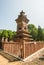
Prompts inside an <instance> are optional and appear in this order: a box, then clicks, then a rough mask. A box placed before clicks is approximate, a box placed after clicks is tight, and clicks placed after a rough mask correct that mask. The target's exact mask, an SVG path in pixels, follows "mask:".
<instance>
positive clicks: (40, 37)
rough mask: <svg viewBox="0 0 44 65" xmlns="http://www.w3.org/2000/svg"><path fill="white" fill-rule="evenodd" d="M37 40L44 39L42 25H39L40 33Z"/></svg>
mask: <svg viewBox="0 0 44 65" xmlns="http://www.w3.org/2000/svg"><path fill="white" fill-rule="evenodd" d="M37 40H38V41H39V40H41V41H42V40H43V30H42V28H41V27H40V26H38V35H37Z"/></svg>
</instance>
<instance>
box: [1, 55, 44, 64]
mask: <svg viewBox="0 0 44 65" xmlns="http://www.w3.org/2000/svg"><path fill="white" fill-rule="evenodd" d="M0 65H44V61H42V60H39V59H35V60H33V61H32V62H22V61H15V62H9V60H7V59H6V58H4V57H3V56H2V55H0Z"/></svg>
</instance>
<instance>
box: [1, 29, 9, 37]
mask: <svg viewBox="0 0 44 65" xmlns="http://www.w3.org/2000/svg"><path fill="white" fill-rule="evenodd" d="M1 37H4V38H8V32H7V30H3V32H2V34H1Z"/></svg>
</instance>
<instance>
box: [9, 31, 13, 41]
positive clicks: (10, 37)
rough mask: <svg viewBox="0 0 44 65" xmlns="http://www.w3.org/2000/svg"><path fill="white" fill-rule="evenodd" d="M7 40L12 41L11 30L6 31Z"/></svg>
mask: <svg viewBox="0 0 44 65" xmlns="http://www.w3.org/2000/svg"><path fill="white" fill-rule="evenodd" d="M8 39H9V40H12V39H13V32H12V31H11V30H8Z"/></svg>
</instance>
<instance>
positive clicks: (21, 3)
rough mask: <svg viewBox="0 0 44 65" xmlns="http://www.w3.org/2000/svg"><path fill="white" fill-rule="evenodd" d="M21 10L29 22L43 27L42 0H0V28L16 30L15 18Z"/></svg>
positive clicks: (43, 11) (43, 8) (43, 4)
mask: <svg viewBox="0 0 44 65" xmlns="http://www.w3.org/2000/svg"><path fill="white" fill-rule="evenodd" d="M21 10H24V11H25V12H26V14H27V17H28V18H29V19H30V22H29V23H32V24H35V25H36V26H38V25H40V26H41V27H43V28H44V0H0V29H10V30H16V22H15V19H16V18H17V17H18V15H19V12H21Z"/></svg>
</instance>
